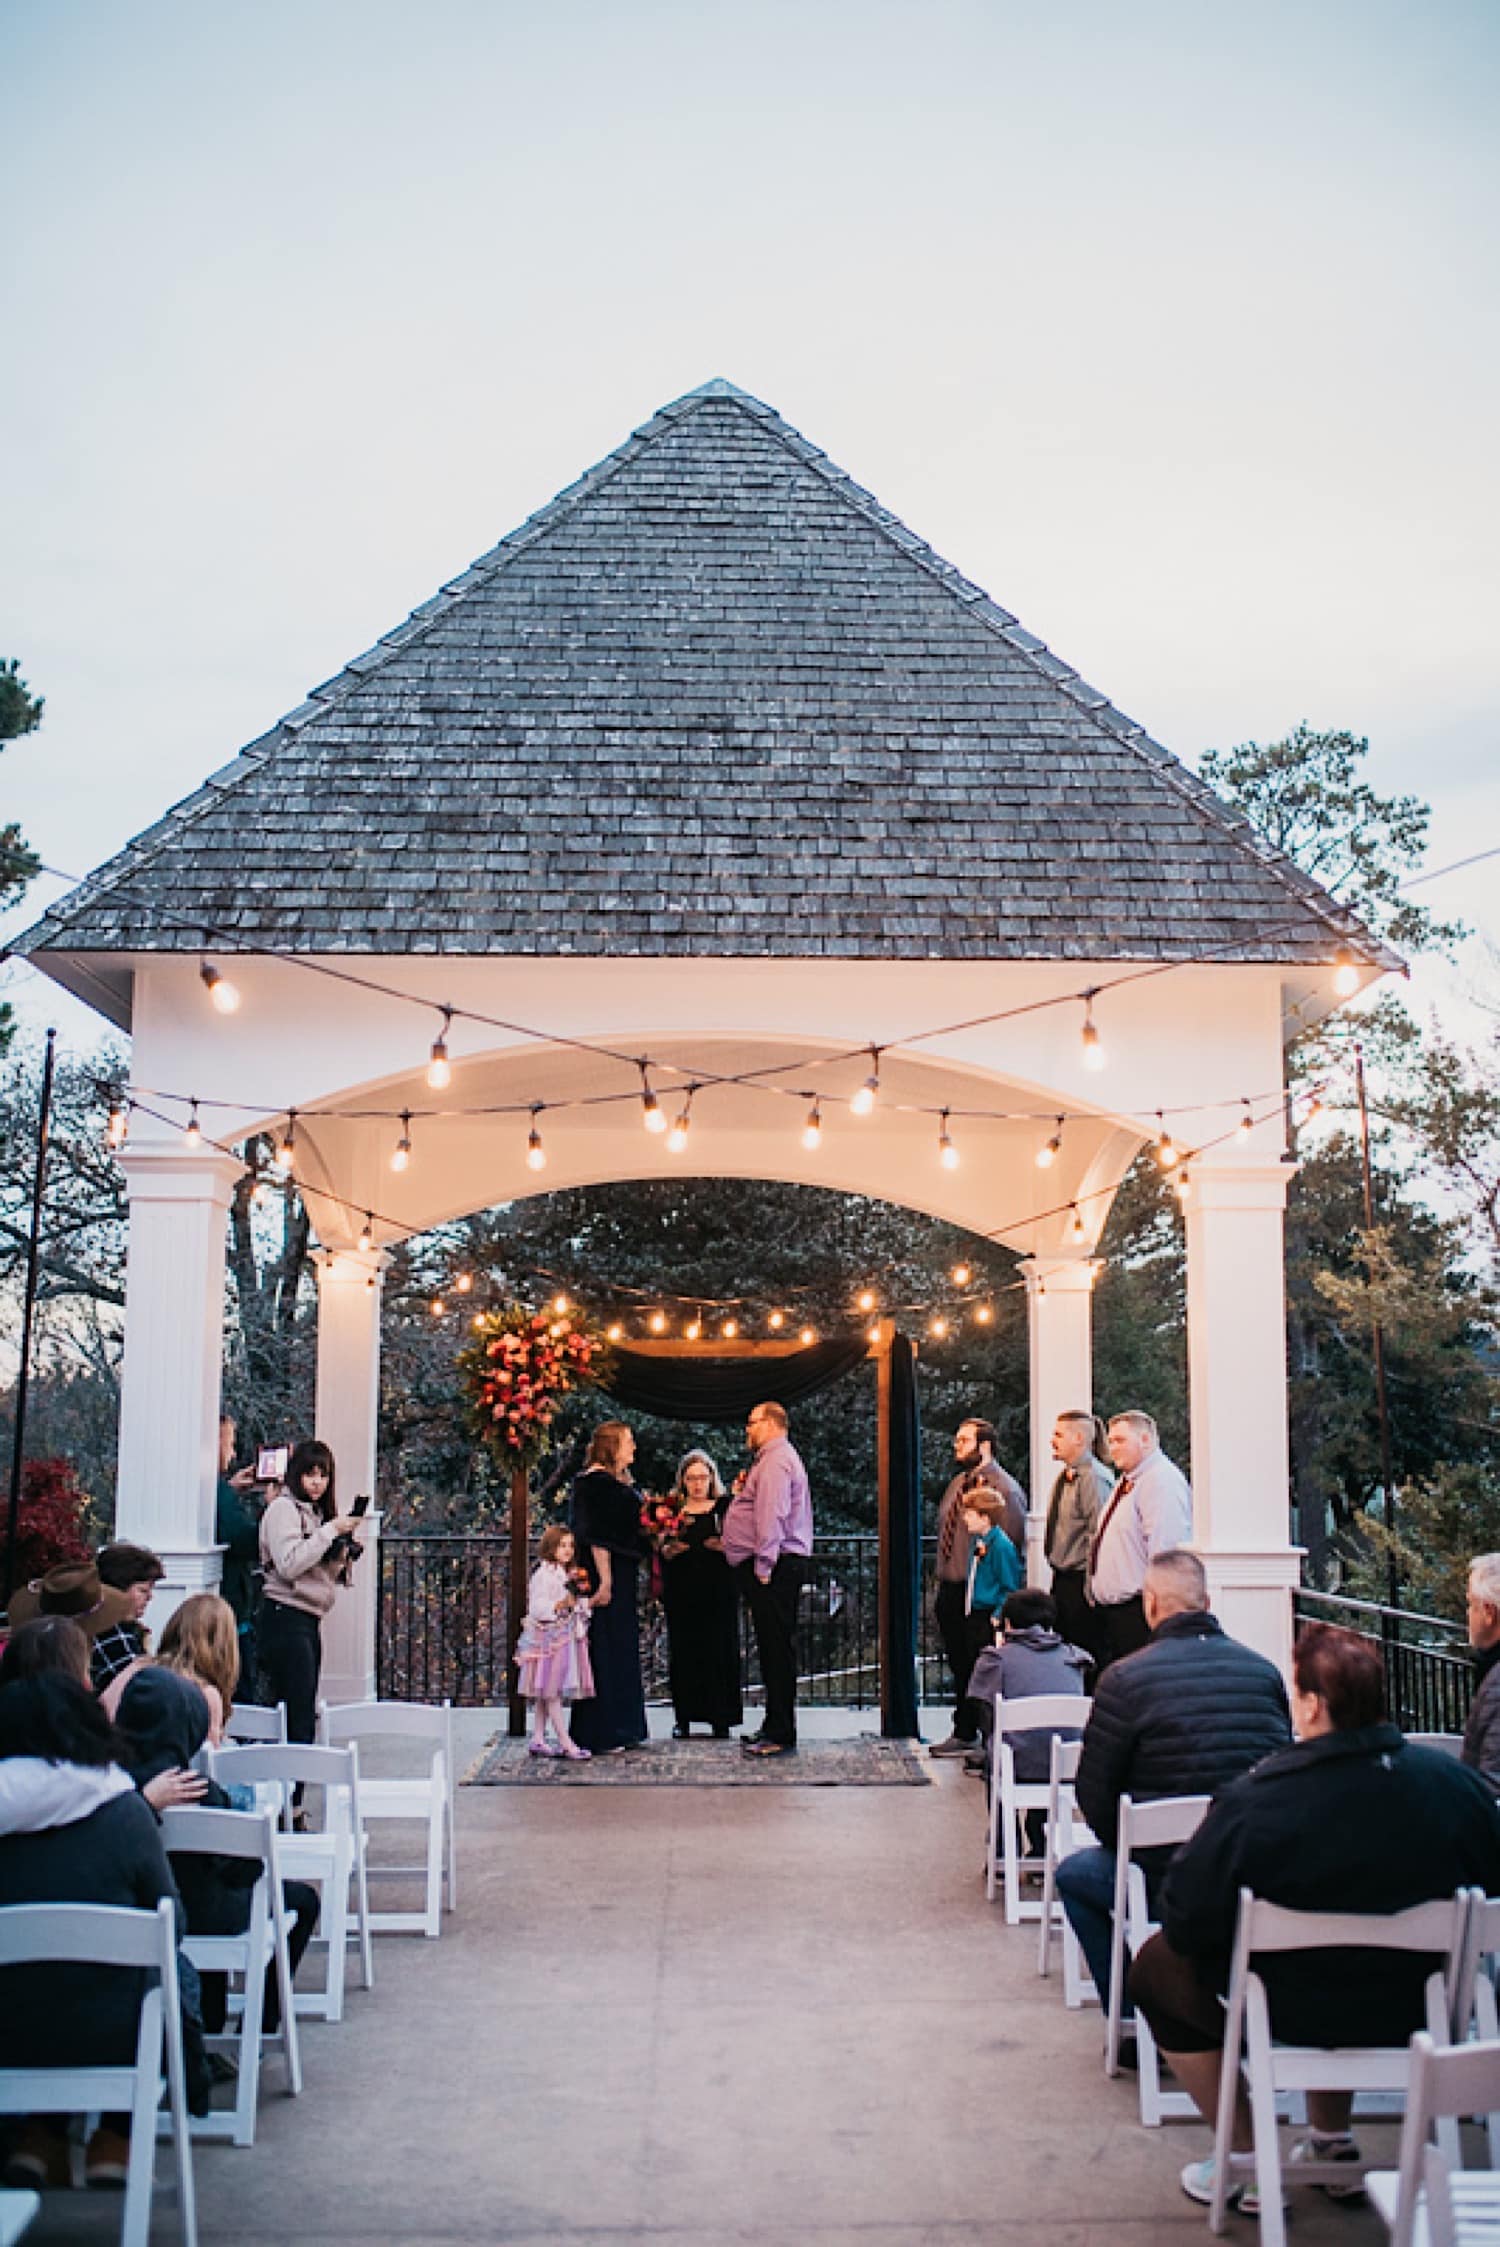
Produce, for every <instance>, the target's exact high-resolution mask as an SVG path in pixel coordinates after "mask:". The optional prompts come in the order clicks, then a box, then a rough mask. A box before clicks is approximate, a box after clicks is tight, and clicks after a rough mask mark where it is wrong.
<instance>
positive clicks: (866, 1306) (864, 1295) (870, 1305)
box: [859, 1287, 875, 1311]
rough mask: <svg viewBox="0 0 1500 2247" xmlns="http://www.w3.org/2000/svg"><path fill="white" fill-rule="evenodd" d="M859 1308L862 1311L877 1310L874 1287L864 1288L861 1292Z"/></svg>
mask: <svg viewBox="0 0 1500 2247" xmlns="http://www.w3.org/2000/svg"><path fill="white" fill-rule="evenodd" d="M859 1307H860V1309H861V1310H862V1311H873V1310H874V1308H875V1290H874V1288H873V1287H867V1288H864V1289H862V1290H861V1293H860V1298H859Z"/></svg>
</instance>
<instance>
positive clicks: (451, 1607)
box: [376, 1532, 946, 1709]
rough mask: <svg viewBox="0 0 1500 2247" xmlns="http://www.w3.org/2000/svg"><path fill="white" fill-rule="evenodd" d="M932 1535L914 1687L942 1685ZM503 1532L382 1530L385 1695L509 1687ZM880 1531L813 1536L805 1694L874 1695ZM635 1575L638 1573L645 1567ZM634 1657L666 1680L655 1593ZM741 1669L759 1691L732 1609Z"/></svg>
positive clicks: (424, 1696) (845, 1703)
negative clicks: (384, 1532) (638, 1651)
mask: <svg viewBox="0 0 1500 2247" xmlns="http://www.w3.org/2000/svg"><path fill="white" fill-rule="evenodd" d="M935 1557H936V1541H935V1540H934V1539H933V1538H931V1537H928V1538H924V1540H923V1550H922V1597H921V1613H920V1621H919V1625H918V1648H917V1673H918V1692H919V1695H920V1697H921V1698H922V1699H924V1700H929V1699H930V1700H939V1699H941V1698H942V1697H943V1694H944V1691H945V1678H946V1672H945V1670H944V1667H943V1658H942V1649H941V1647H940V1645H939V1644H938V1641H937V1633H936V1629H935V1626H934V1624H933V1620H932V1582H931V1577H932V1568H933V1563H934V1560H935ZM509 1568H510V1540H509V1538H508V1537H505V1536H502V1535H498V1534H495V1533H493V1532H487V1533H479V1534H475V1535H471V1536H458V1535H453V1536H449V1535H430V1534H428V1533H426V1532H420V1533H417V1534H411V1535H407V1534H400V1533H396V1534H393V1535H390V1536H386V1537H382V1539H381V1541H380V1612H379V1619H378V1625H377V1630H376V1681H377V1688H376V1689H377V1691H378V1692H379V1694H380V1695H381V1698H382V1699H386V1700H401V1701H442V1700H451V1701H452V1702H453V1703H454V1704H455V1705H456V1706H458V1707H484V1706H489V1705H493V1704H496V1703H499V1702H502V1701H504V1700H505V1699H506V1697H507V1694H508V1693H509V1690H510V1677H509V1667H508V1664H507V1661H506V1648H507V1645H508V1643H509V1640H508V1635H507V1634H508V1625H509ZM879 1573H880V1540H879V1538H878V1537H871V1536H865V1535H851V1536H829V1537H819V1538H817V1539H816V1540H815V1542H814V1545H813V1552H812V1566H811V1568H810V1570H809V1575H808V1582H807V1585H806V1587H805V1589H804V1591H803V1594H802V1616H801V1622H800V1627H799V1629H798V1633H797V1648H798V1658H799V1663H800V1673H799V1676H798V1680H797V1694H798V1698H799V1700H801V1701H802V1702H803V1703H804V1705H806V1706H810V1707H825V1708H852V1709H864V1708H872V1707H875V1706H876V1705H877V1704H878V1702H879V1699H880V1617H879ZM643 1575H644V1572H643ZM641 1664H642V1672H643V1675H644V1677H645V1680H646V1696H647V1699H648V1700H653V1701H661V1700H664V1699H665V1698H666V1690H667V1639H666V1628H665V1625H664V1622H663V1619H662V1612H661V1607H660V1604H659V1602H657V1601H655V1600H653V1599H649V1598H646V1599H643V1600H642V1603H641ZM740 1675H741V1679H742V1681H743V1685H744V1690H745V1695H746V1698H747V1699H749V1700H756V1699H758V1698H759V1696H760V1671H759V1668H758V1665H757V1663H756V1659H755V1640H754V1634H753V1632H752V1631H751V1629H750V1620H749V1617H748V1615H747V1614H746V1613H745V1611H744V1609H743V1607H742V1608H741V1611H740Z"/></svg>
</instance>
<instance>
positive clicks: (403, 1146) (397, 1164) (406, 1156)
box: [391, 1108, 411, 1170]
mask: <svg viewBox="0 0 1500 2247" xmlns="http://www.w3.org/2000/svg"><path fill="white" fill-rule="evenodd" d="M410 1161H411V1110H410V1108H403V1109H402V1111H401V1137H400V1138H399V1139H398V1140H397V1141H396V1145H395V1149H394V1151H393V1152H392V1155H391V1168H392V1170H405V1168H406V1166H407V1164H408V1163H409V1162H410Z"/></svg>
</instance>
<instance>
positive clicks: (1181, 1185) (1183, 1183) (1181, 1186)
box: [1172, 1170, 1193, 1201]
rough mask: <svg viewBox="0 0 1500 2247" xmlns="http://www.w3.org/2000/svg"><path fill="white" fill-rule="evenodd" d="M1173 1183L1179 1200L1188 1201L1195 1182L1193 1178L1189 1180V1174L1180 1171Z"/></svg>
mask: <svg viewBox="0 0 1500 2247" xmlns="http://www.w3.org/2000/svg"><path fill="white" fill-rule="evenodd" d="M1172 1183H1173V1185H1174V1186H1175V1187H1176V1189H1177V1198H1178V1200H1179V1201H1186V1200H1187V1198H1188V1196H1189V1194H1191V1192H1192V1190H1193V1181H1192V1180H1191V1178H1189V1176H1188V1174H1187V1172H1186V1171H1185V1170H1180V1171H1179V1172H1178V1173H1177V1176H1176V1177H1175V1178H1174V1179H1173V1181H1172Z"/></svg>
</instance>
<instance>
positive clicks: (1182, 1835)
mask: <svg viewBox="0 0 1500 2247" xmlns="http://www.w3.org/2000/svg"><path fill="white" fill-rule="evenodd" d="M1212 1800H1213V1797H1212V1796H1211V1795H1206V1794H1178V1795H1163V1796H1161V1797H1159V1798H1158V1799H1157V1800H1156V1801H1155V1802H1133V1801H1132V1800H1131V1798H1130V1796H1129V1795H1128V1794H1125V1795H1121V1797H1120V1825H1119V1832H1118V1834H1117V1836H1116V1840H1115V1904H1114V1920H1113V1925H1112V1927H1111V1930H1110V1945H1109V2019H1108V2026H1107V2028H1106V2031H1105V2041H1104V2072H1105V2074H1106V2075H1118V2074H1119V2072H1120V2035H1121V2027H1122V2023H1123V2021H1124V2015H1125V1961H1126V1953H1127V1951H1128V1952H1129V1955H1130V1957H1131V1958H1134V1956H1135V1954H1136V1952H1137V1951H1138V1950H1139V1949H1140V1947H1141V1945H1142V1944H1143V1943H1144V1942H1145V1941H1146V1940H1147V1938H1148V1937H1149V1936H1152V1935H1154V1934H1155V1933H1156V1921H1155V1920H1154V1919H1153V1918H1152V1917H1151V1906H1150V1904H1149V1902H1148V1901H1147V1897H1146V1875H1145V1871H1144V1868H1143V1867H1142V1866H1141V1865H1140V1864H1139V1863H1138V1862H1137V1860H1138V1858H1139V1855H1140V1853H1141V1851H1142V1850H1145V1849H1167V1848H1180V1847H1181V1845H1182V1843H1183V1842H1185V1841H1191V1839H1192V1837H1193V1835H1194V1834H1195V1833H1196V1832H1197V1831H1198V1828H1199V1827H1200V1826H1201V1825H1202V1823H1203V1821H1204V1819H1205V1818H1206V1817H1207V1815H1208V1806H1209V1804H1210V1802H1211V1801H1212ZM1135 2052H1136V2062H1137V2067H1138V2071H1139V2077H1138V2079H1139V2084H1140V2098H1141V2121H1142V2122H1143V2123H1144V2124H1145V2126H1146V2127H1147V2129H1149V2130H1154V2129H1156V2128H1157V2127H1158V2126H1159V2125H1160V2124H1161V2123H1163V2122H1196V2121H1197V2120H1198V2109H1197V2108H1196V2107H1195V2106H1194V2104H1193V2102H1192V2100H1191V2099H1190V2098H1189V2097H1188V2095H1187V2093H1186V2092H1185V2091H1164V2090H1163V2089H1162V2084H1161V2055H1160V2053H1159V2052H1158V2050H1157V2048H1156V2039H1155V2038H1154V2037H1153V2036H1152V2034H1151V2030H1150V2027H1149V2025H1148V2023H1147V2021H1146V2019H1145V2017H1144V2015H1143V2014H1140V2013H1137V2015H1136V2017H1135Z"/></svg>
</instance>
